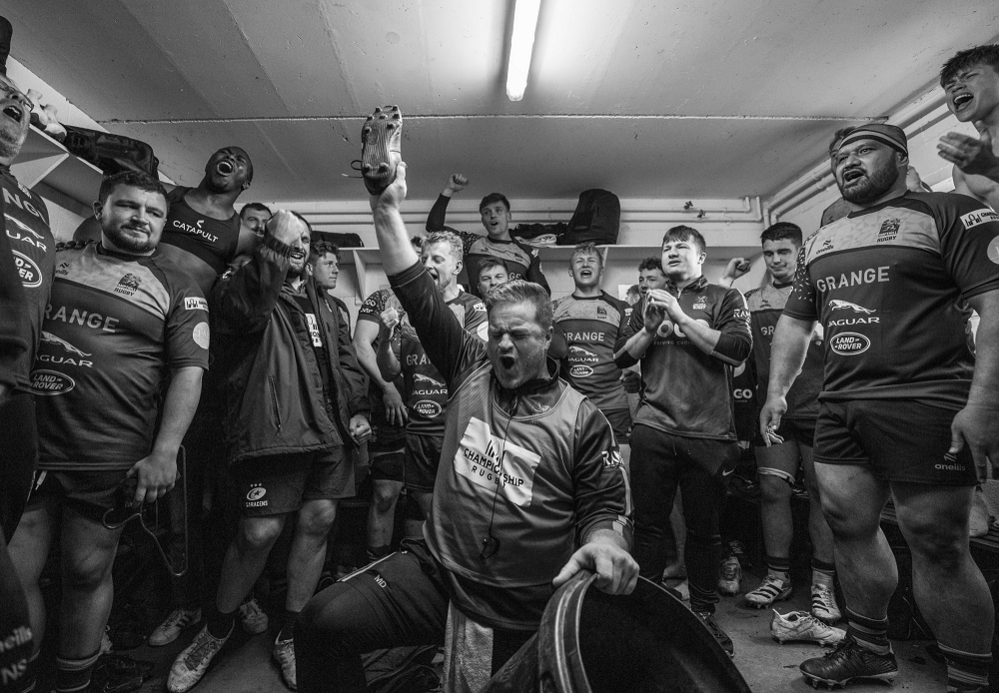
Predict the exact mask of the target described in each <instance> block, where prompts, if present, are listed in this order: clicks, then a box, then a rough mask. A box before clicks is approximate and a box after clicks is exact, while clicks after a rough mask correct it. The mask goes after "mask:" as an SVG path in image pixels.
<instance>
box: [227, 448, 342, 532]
mask: <svg viewBox="0 0 999 693" xmlns="http://www.w3.org/2000/svg"><path fill="white" fill-rule="evenodd" d="M233 475H234V476H235V478H236V492H237V493H238V494H239V495H238V497H239V507H240V512H241V513H242V514H243V516H245V517H266V516H268V515H284V514H285V513H291V512H295V511H297V510H298V509H299V508H301V507H302V501H307V500H336V499H339V498H353V496H354V465H353V464H352V463H351V460H350V458H349V457H348V456H347V455H346V454H345V451H344V449H343V447H342V446H337V447H334V448H331V449H329V450H320V451H317V452H307V453H295V454H290V455H273V456H270V457H262V458H260V459H253V460H246V461H244V462H237V463H236V465H234V468H233Z"/></svg>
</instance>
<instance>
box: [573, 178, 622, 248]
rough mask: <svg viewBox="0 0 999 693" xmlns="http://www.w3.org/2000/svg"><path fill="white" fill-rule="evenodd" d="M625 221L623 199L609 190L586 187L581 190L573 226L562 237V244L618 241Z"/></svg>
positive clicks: (607, 243)
mask: <svg viewBox="0 0 999 693" xmlns="http://www.w3.org/2000/svg"><path fill="white" fill-rule="evenodd" d="M620 224H621V200H619V199H618V197H617V195H615V194H614V193H612V192H609V191H607V190H599V189H593V190H584V191H583V192H581V193H580V194H579V202H578V203H577V204H576V211H575V212H573V213H572V219H570V220H569V229H568V230H567V231H566V232H565V233H563V234H562V235H561V236H559V237H558V244H559V245H577V244H579V243H597V244H603V245H610V244H614V243H617V233H618V229H619V227H620Z"/></svg>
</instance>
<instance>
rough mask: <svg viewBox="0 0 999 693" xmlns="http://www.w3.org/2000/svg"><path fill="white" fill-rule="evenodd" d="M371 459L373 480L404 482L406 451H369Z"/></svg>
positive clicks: (402, 449) (400, 449)
mask: <svg viewBox="0 0 999 693" xmlns="http://www.w3.org/2000/svg"><path fill="white" fill-rule="evenodd" d="M368 455H369V456H370V458H371V478H372V479H375V480H379V479H380V480H383V481H404V480H405V478H406V475H405V460H406V449H405V448H399V449H398V450H392V451H391V452H375V451H373V450H369V451H368Z"/></svg>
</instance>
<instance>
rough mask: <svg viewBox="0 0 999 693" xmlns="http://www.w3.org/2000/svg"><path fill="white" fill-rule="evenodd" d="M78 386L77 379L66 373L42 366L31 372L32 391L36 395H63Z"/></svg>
mask: <svg viewBox="0 0 999 693" xmlns="http://www.w3.org/2000/svg"><path fill="white" fill-rule="evenodd" d="M74 387H76V381H75V380H73V379H72V378H70V377H69V376H68V375H66V374H65V373H60V372H59V371H50V370H48V369H45V368H40V369H38V370H37V371H32V373H31V391H32V392H33V393H34V394H36V395H44V396H46V397H50V396H52V395H62V394H65V393H67V392H69V391H70V390H72V389H73V388H74Z"/></svg>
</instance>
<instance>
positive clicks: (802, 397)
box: [746, 284, 822, 419]
mask: <svg viewBox="0 0 999 693" xmlns="http://www.w3.org/2000/svg"><path fill="white" fill-rule="evenodd" d="M791 288H792V284H784V285H782V286H777V285H776V284H767V285H766V286H764V287H763V288H761V289H753V290H752V291H749V292H747V293H746V305H748V306H749V325H750V328H751V329H752V331H753V360H754V362H755V365H756V378H757V381H756V382H757V389H758V392H757V395H758V400H757V401H758V402H759V403H760V404H761V405H762V404H763V403H764V402H766V401H767V386H768V384H769V382H770V347H771V345H772V344H773V339H774V329H775V328H776V327H777V320H778V319H779V318H780V316H781V313H782V312H783V311H784V304H785V303H787V297H788V296H789V295H790V293H791ZM821 388H822V347H821V345H819V344H816V343H815V342H814V341H812V342H809V344H808V352H807V353H806V355H805V365H804V366H803V367H802V369H801V373H799V374H798V377H797V378H796V379H795V381H794V384H793V385H792V386H791V389H790V390H789V391H788V393H787V396H786V399H787V413H786V414H785V415H784V417H785V418H787V419H814V418H815V417H816V416H818V415H819V400H818V397H819V390H820V389H821Z"/></svg>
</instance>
